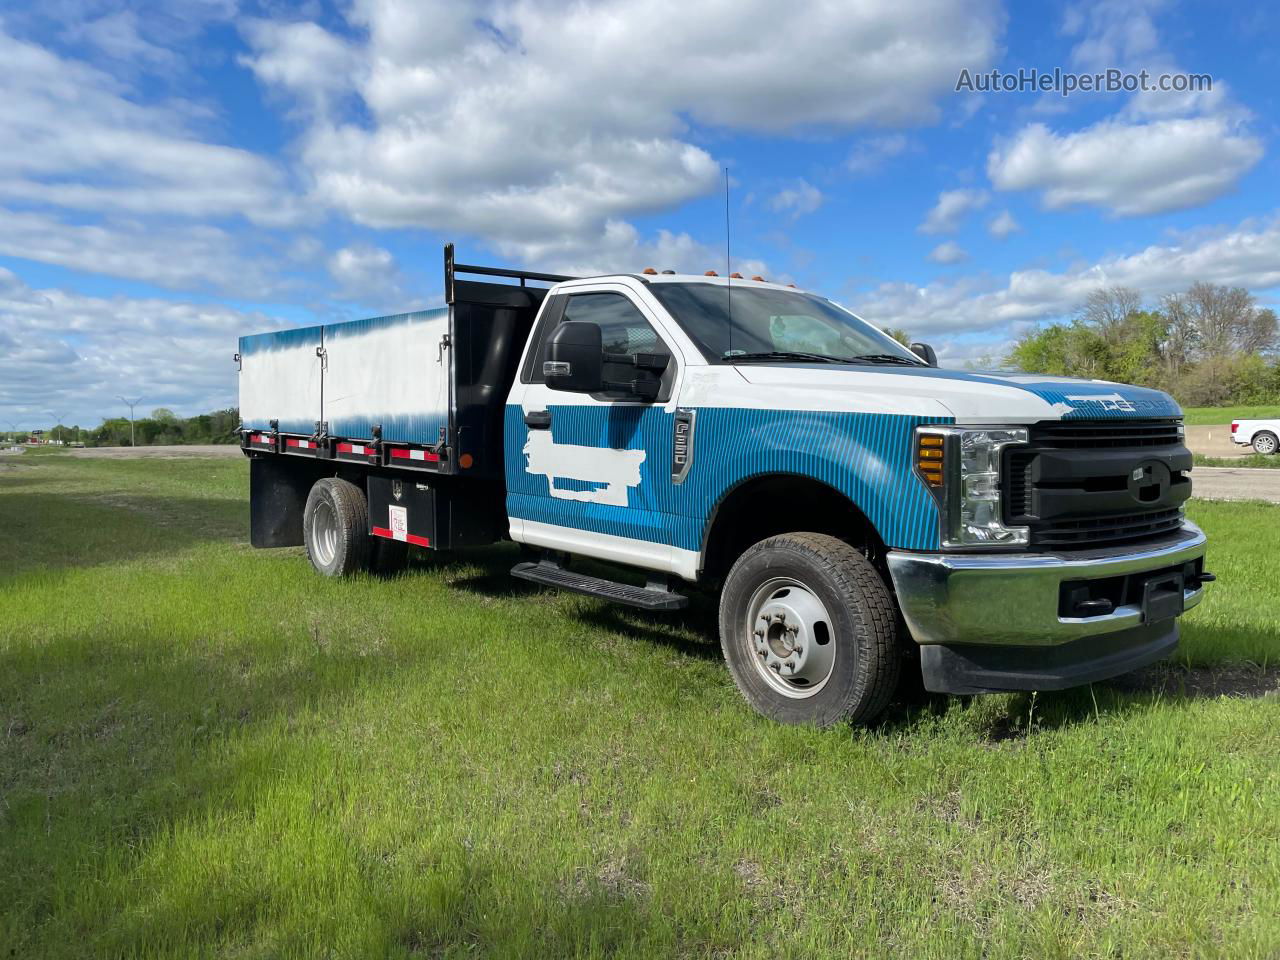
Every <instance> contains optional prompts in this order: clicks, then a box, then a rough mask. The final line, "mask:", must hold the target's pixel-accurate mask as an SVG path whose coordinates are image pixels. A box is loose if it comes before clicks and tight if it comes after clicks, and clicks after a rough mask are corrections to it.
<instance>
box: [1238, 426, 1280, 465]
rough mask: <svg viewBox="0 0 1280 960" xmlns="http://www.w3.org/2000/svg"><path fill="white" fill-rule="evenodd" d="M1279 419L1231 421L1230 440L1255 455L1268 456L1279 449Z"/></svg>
mask: <svg viewBox="0 0 1280 960" xmlns="http://www.w3.org/2000/svg"><path fill="white" fill-rule="evenodd" d="M1278 438H1280V418H1276V419H1272V420H1232V421H1231V439H1232V440H1234V441H1235V442H1236V443H1238V444H1240V445H1241V446H1246V447H1253V449H1254V452H1255V453H1261V454H1263V455H1266V456H1269V455H1271V454H1273V453H1275V452H1276V449H1277V447H1280V439H1278Z"/></svg>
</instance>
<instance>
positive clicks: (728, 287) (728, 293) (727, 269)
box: [724, 167, 733, 355]
mask: <svg viewBox="0 0 1280 960" xmlns="http://www.w3.org/2000/svg"><path fill="white" fill-rule="evenodd" d="M731 263H732V261H731V260H730V259H729V168H728V167H725V168H724V277H725V280H724V282H725V299H726V300H727V301H728V308H729V349H728V351H727V352H728V353H729V354H730V355H732V354H733V269H732V267H731Z"/></svg>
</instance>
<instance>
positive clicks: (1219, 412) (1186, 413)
mask: <svg viewBox="0 0 1280 960" xmlns="http://www.w3.org/2000/svg"><path fill="white" fill-rule="evenodd" d="M1182 415H1183V418H1184V420H1185V422H1186V423H1187V424H1188V425H1190V426H1209V427H1215V426H1218V425H1219V424H1224V423H1230V422H1231V421H1232V420H1267V419H1270V418H1272V417H1280V407H1276V406H1270V407H1183V408H1182Z"/></svg>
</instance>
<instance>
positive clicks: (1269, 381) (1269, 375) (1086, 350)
mask: <svg viewBox="0 0 1280 960" xmlns="http://www.w3.org/2000/svg"><path fill="white" fill-rule="evenodd" d="M1277 327H1278V324H1277V318H1276V313H1275V311H1274V310H1272V309H1270V308H1269V307H1259V306H1258V304H1257V301H1256V299H1255V298H1254V296H1253V294H1251V293H1250V292H1249V291H1248V290H1246V289H1245V288H1243V287H1226V286H1218V285H1216V284H1212V283H1195V284H1192V285H1191V287H1189V288H1188V289H1187V290H1186V292H1184V293H1175V294H1171V295H1169V296H1166V297H1164V298H1162V299H1161V300H1160V301H1159V302H1158V303H1156V304H1148V303H1145V302H1144V301H1143V297H1142V295H1141V294H1140V293H1139V292H1138V291H1137V290H1134V289H1132V288H1130V287H1123V286H1112V287H1105V288H1101V289H1098V290H1095V291H1094V292H1093V293H1091V294H1089V296H1088V298H1087V299H1086V300H1085V303H1084V306H1083V307H1082V308H1081V310H1080V311H1079V312H1078V313H1077V315H1076V316H1075V317H1074V318H1072V320H1071V321H1070V322H1068V323H1057V324H1052V325H1049V326H1045V327H1041V328H1039V329H1036V330H1033V331H1030V332H1028V333H1027V334H1025V335H1024V336H1023V337H1022V339H1020V340H1019V341H1018V342H1017V344H1015V345H1014V347H1013V350H1012V351H1011V353H1010V354H1009V356H1008V358H1007V361H1006V362H1007V364H1008V365H1009V366H1013V367H1016V368H1018V369H1019V370H1023V371H1026V372H1027V373H1047V374H1054V375H1058V376H1070V377H1088V378H1095V379H1099V380H1115V381H1118V382H1121V383H1133V384H1138V385H1140V386H1148V387H1156V388H1158V389H1161V390H1165V391H1167V392H1168V393H1170V394H1172V395H1173V396H1174V398H1175V399H1176V400H1178V402H1179V403H1181V404H1183V405H1185V406H1190V407H1209V406H1223V405H1228V404H1247V405H1263V404H1272V403H1280V357H1277V348H1280V332H1278V329H1277Z"/></svg>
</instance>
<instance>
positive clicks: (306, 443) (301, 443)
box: [285, 438, 315, 450]
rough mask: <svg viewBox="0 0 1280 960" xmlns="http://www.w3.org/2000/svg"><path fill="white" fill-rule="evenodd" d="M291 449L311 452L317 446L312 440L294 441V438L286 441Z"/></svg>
mask: <svg viewBox="0 0 1280 960" xmlns="http://www.w3.org/2000/svg"><path fill="white" fill-rule="evenodd" d="M285 443H286V444H287V445H288V446H290V447H301V448H302V449H303V450H310V449H311V448H312V447H314V446H315V444H313V443H312V442H311V441H310V440H294V439H292V438H290V439H288V440H286V441H285Z"/></svg>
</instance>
